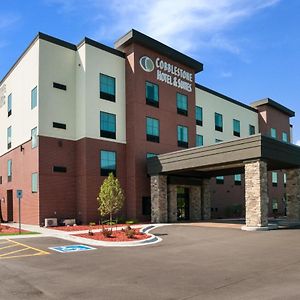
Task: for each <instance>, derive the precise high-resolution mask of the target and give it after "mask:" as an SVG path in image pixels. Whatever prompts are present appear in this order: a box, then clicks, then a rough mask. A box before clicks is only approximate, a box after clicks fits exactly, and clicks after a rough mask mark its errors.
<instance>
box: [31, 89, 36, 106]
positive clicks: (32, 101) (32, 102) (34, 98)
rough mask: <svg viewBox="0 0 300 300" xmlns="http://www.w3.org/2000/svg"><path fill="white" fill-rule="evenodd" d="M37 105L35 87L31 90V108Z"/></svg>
mask: <svg viewBox="0 0 300 300" xmlns="http://www.w3.org/2000/svg"><path fill="white" fill-rule="evenodd" d="M36 106H37V87H35V88H34V89H32V90H31V109H34V108H35V107H36Z"/></svg>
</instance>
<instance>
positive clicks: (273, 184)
mask: <svg viewBox="0 0 300 300" xmlns="http://www.w3.org/2000/svg"><path fill="white" fill-rule="evenodd" d="M277 183H278V174H277V172H272V186H277Z"/></svg>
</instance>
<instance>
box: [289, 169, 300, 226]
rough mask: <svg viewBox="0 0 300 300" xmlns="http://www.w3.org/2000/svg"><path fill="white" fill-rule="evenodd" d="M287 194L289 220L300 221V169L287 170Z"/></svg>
mask: <svg viewBox="0 0 300 300" xmlns="http://www.w3.org/2000/svg"><path fill="white" fill-rule="evenodd" d="M286 196H287V199H286V200H287V201H286V205H287V207H286V213H287V218H288V221H290V222H300V169H293V170H287V171H286Z"/></svg>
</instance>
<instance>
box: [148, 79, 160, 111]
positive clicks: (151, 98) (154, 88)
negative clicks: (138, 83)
mask: <svg viewBox="0 0 300 300" xmlns="http://www.w3.org/2000/svg"><path fill="white" fill-rule="evenodd" d="M146 103H147V104H149V105H152V106H155V107H159V94H158V85H157V84H154V83H151V82H148V81H146Z"/></svg>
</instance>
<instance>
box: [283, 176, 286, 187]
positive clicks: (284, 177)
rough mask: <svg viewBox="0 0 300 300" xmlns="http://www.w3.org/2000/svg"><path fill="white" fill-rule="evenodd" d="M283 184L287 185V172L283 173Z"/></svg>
mask: <svg viewBox="0 0 300 300" xmlns="http://www.w3.org/2000/svg"><path fill="white" fill-rule="evenodd" d="M283 185H284V187H286V173H283Z"/></svg>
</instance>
